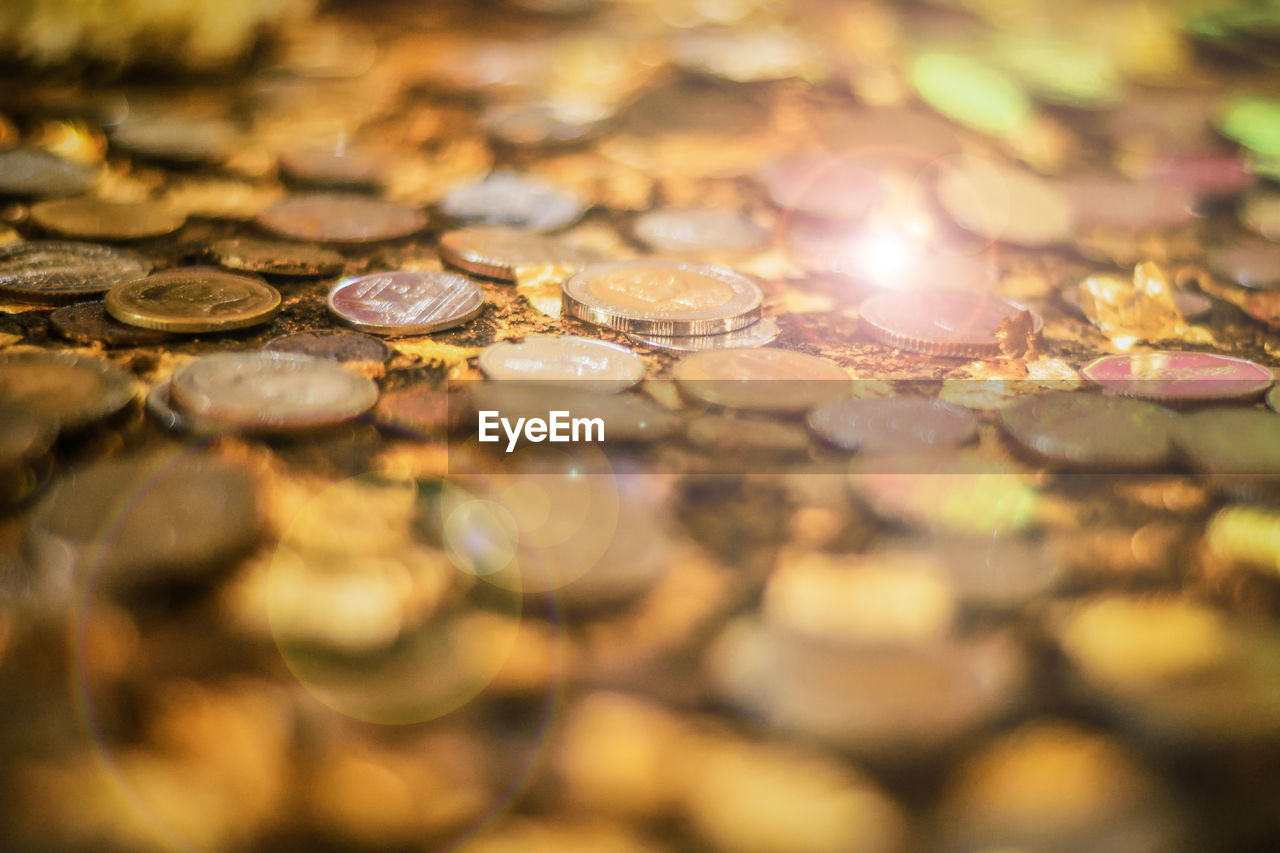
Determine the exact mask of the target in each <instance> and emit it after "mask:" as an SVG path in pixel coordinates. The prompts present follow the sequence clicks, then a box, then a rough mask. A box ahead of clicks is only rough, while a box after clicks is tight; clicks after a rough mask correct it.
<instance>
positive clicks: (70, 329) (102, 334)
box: [49, 301, 171, 347]
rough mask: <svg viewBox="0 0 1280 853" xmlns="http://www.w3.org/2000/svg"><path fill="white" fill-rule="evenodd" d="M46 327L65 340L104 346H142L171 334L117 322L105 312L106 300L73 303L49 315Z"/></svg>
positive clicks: (165, 338)
mask: <svg viewBox="0 0 1280 853" xmlns="http://www.w3.org/2000/svg"><path fill="white" fill-rule="evenodd" d="M49 327H50V328H51V329H53V331H54V332H56V333H57V334H58V335H61V336H62V337H64V338H66V339H67V340H69V341H75V342H76V343H81V344H102V345H103V346H106V347H145V346H151V345H152V344H158V343H163V342H164V341H167V340H169V338H170V337H171V336H170V334H169V333H168V332H162V331H160V330H158V329H144V328H142V327H141V326H132V325H129V324H128V323H121V322H120V321H119V320H117V319H116V318H115V317H112V316H111V315H110V314H108V313H107V306H106V303H104V302H101V301H97V302H77V303H76V304H75V305H66V306H64V307H62V308H59V309H58V310H57V311H54V312H53V313H52V314H50V315H49Z"/></svg>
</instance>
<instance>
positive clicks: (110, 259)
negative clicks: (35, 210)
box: [0, 241, 151, 305]
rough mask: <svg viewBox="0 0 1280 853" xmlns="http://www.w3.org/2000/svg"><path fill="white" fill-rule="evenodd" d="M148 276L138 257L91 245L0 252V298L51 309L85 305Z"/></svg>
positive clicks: (42, 244)
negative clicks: (84, 301) (83, 301)
mask: <svg viewBox="0 0 1280 853" xmlns="http://www.w3.org/2000/svg"><path fill="white" fill-rule="evenodd" d="M150 271H151V262H150V261H148V260H147V259H146V258H144V257H143V256H142V255H139V254H136V253H134V252H129V251H126V250H124V249H114V248H109V247H107V246H95V245H93V244H91V243H66V242H58V241H36V242H33V243H15V244H13V245H11V246H0V293H3V294H4V295H6V296H7V297H9V298H11V299H17V300H20V301H23V302H39V303H44V304H53V305H57V304H61V303H64V302H73V301H75V300H77V299H89V298H93V297H96V296H100V295H101V294H103V293H105V292H106V291H108V290H110V289H111V287H112V285H115V284H119V283H120V282H122V281H130V280H132V279H135V278H139V277H141V276H144V275H146V274H147V273H149V272H150Z"/></svg>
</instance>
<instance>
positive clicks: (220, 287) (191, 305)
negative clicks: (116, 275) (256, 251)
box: [105, 267, 280, 332]
mask: <svg viewBox="0 0 1280 853" xmlns="http://www.w3.org/2000/svg"><path fill="white" fill-rule="evenodd" d="M105 302H106V306H107V311H109V312H110V313H111V316H112V317H115V318H116V319H117V320H119V321H121V322H122V323H128V324H130V325H133V326H141V327H142V328H144V329H161V330H163V331H166V332H223V331H228V330H231V329H242V328H245V327H247V326H256V325H259V324H260V323H266V322H268V321H270V320H271V318H273V317H275V315H276V313H277V312H279V310H280V293H279V292H278V291H277V290H276V289H275V288H274V287H272V286H271V285H269V284H264V283H263V282H261V281H259V280H258V279H255V278H248V277H247V276H242V275H232V274H231V273H224V272H219V271H217V270H210V269H207V268H203V267H193V268H190V269H175V270H168V271H166V272H161V273H156V274H155V275H151V276H148V277H146V278H140V279H138V280H136V281H129V282H125V283H123V284H118V285H116V286H115V287H113V288H111V290H109V291H107V296H106V299H105Z"/></svg>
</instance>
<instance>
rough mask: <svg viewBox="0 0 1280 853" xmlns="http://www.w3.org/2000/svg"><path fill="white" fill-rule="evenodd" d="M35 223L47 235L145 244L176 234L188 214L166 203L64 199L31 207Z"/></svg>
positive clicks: (43, 202)
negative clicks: (145, 242) (151, 239)
mask: <svg viewBox="0 0 1280 853" xmlns="http://www.w3.org/2000/svg"><path fill="white" fill-rule="evenodd" d="M31 221H32V222H34V223H35V224H36V225H39V226H40V227H41V228H43V229H45V230H46V231H53V232H55V233H57V234H62V235H64V236H67V237H79V238H83V239H86V240H143V239H146V238H148V237H161V236H163V235H165V234H172V233H173V232H174V231H177V230H178V229H179V228H181V227H182V226H183V225H184V224H185V223H186V221H187V217H186V214H184V213H182V212H181V211H178V210H176V209H174V208H172V207H170V206H169V205H167V204H164V203H163V202H155V201H102V200H101V199H96V198H84V197H80V198H62V199H54V200H51V201H42V202H39V203H38V204H34V205H32V206H31Z"/></svg>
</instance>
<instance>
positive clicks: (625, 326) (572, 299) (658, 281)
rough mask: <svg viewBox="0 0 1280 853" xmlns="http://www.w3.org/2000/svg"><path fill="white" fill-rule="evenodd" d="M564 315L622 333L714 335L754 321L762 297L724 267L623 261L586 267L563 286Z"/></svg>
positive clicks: (755, 288) (747, 279) (654, 261)
mask: <svg viewBox="0 0 1280 853" xmlns="http://www.w3.org/2000/svg"><path fill="white" fill-rule="evenodd" d="M563 302H564V310H565V313H567V314H569V315H570V316H572V317H577V318H578V319H579V320H583V321H585V322H588V323H593V324H595V325H597V326H607V327H609V328H611V329H618V330H620V331H623V332H636V333H640V334H651V335H663V336H668V337H674V336H680V335H714V334H720V333H723V332H733V331H736V330H738V329H741V328H744V327H746V326H749V325H751V324H752V323H754V322H756V320H758V319H759V318H760V306H761V304H762V303H763V302H764V295H763V294H762V293H761V291H760V288H759V287H758V286H757V285H756V283H755V282H753V281H752V280H751V279H749V278H747V277H746V276H744V275H741V274H739V273H736V272H734V271H733V270H730V269H727V268H725V267H715V266H706V265H703V264H687V263H681V262H678V261H662V260H642V261H622V262H618V263H611V264H599V265H597V266H593V267H588V268H587V269H585V270H583V271H582V272H580V273H578V274H576V275H574V276H572V277H571V278H569V279H568V280H567V281H566V282H565V283H564V287H563Z"/></svg>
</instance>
